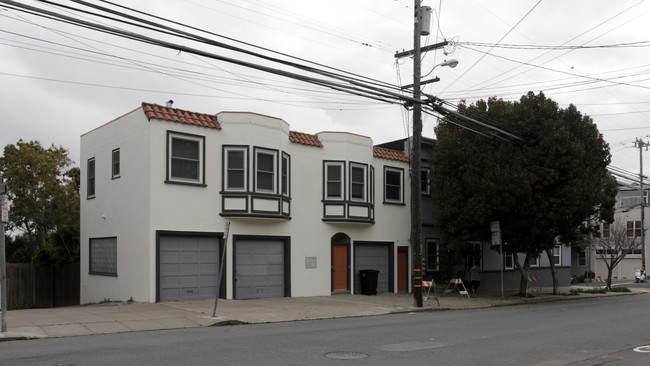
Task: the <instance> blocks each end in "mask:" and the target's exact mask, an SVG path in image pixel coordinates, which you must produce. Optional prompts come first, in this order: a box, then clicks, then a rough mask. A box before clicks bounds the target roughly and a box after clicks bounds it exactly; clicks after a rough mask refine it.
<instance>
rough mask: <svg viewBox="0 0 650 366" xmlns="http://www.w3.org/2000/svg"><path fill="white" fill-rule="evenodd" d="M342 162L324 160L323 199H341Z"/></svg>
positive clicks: (342, 193)
mask: <svg viewBox="0 0 650 366" xmlns="http://www.w3.org/2000/svg"><path fill="white" fill-rule="evenodd" d="M344 166H345V164H344V163H343V162H326V163H325V199H327V200H342V199H343V195H344V192H343V181H344V179H343V178H344V177H343V168H344Z"/></svg>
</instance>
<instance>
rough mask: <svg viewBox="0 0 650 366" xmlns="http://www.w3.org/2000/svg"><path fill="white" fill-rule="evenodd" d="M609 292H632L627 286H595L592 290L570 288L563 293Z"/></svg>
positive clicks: (573, 294)
mask: <svg viewBox="0 0 650 366" xmlns="http://www.w3.org/2000/svg"><path fill="white" fill-rule="evenodd" d="M608 292H632V291H631V290H630V289H629V288H627V287H612V288H611V289H606V288H595V289H591V290H585V289H581V288H572V289H571V290H569V293H567V294H563V295H564V296H578V295H580V294H606V293H608Z"/></svg>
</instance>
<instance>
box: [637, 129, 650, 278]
mask: <svg viewBox="0 0 650 366" xmlns="http://www.w3.org/2000/svg"><path fill="white" fill-rule="evenodd" d="M634 144H635V146H636V147H638V148H639V164H640V167H639V183H640V184H639V194H640V195H641V270H642V271H643V272H644V273H645V258H646V253H645V206H646V201H645V192H644V189H643V148H644V147H645V149H646V150H648V143H647V142H644V141H643V140H641V139H636V141H635V142H634Z"/></svg>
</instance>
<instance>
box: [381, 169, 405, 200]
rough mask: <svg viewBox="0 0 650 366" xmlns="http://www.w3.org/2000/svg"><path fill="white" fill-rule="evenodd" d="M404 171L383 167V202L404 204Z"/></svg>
mask: <svg viewBox="0 0 650 366" xmlns="http://www.w3.org/2000/svg"><path fill="white" fill-rule="evenodd" d="M403 182H404V169H398V168H391V167H384V202H389V203H404V190H403V188H402V187H403Z"/></svg>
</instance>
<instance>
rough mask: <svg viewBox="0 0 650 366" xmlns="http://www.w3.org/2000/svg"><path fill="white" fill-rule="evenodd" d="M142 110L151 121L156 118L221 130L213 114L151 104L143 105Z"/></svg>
mask: <svg viewBox="0 0 650 366" xmlns="http://www.w3.org/2000/svg"><path fill="white" fill-rule="evenodd" d="M142 110H143V111H144V114H145V116H146V117H147V119H148V120H150V121H151V119H152V118H156V119H160V120H164V121H171V122H178V123H185V124H188V125H194V126H201V127H209V128H216V129H217V130H220V129H221V125H220V124H219V121H218V120H217V116H216V115H213V114H204V113H196V112H190V111H186V110H183V109H178V108H171V107H163V106H161V105H157V104H150V103H142Z"/></svg>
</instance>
